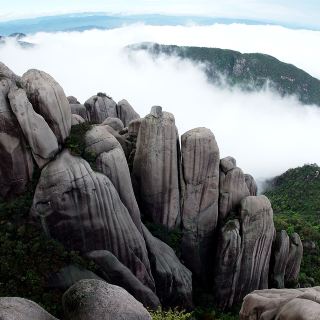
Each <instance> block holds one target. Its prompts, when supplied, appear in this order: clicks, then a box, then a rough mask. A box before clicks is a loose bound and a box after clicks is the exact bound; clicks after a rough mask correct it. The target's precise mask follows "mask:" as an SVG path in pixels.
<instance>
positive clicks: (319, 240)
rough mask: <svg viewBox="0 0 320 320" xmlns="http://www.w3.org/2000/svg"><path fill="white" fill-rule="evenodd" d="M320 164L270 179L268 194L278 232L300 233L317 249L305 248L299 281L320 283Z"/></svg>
mask: <svg viewBox="0 0 320 320" xmlns="http://www.w3.org/2000/svg"><path fill="white" fill-rule="evenodd" d="M319 172H320V167H318V166H317V165H316V164H312V165H304V166H303V167H298V168H295V169H290V170H288V171H287V172H285V173H284V174H282V175H281V176H279V177H276V178H275V179H273V180H271V181H269V182H268V186H267V189H266V191H265V195H266V196H267V197H268V198H269V199H270V201H271V203H272V207H273V210H274V222H275V227H276V229H277V230H278V231H280V230H286V231H287V232H288V234H292V233H293V232H297V233H298V234H299V235H300V237H301V239H302V240H303V241H314V242H315V243H316V245H317V248H316V249H315V250H313V251H310V250H304V256H303V261H302V265H301V273H300V284H301V285H302V286H310V285H320V249H319V248H320V175H319Z"/></svg>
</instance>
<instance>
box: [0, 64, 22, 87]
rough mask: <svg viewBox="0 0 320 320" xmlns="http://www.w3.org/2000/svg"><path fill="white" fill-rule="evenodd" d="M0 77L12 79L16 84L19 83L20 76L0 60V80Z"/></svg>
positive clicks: (0, 78)
mask: <svg viewBox="0 0 320 320" xmlns="http://www.w3.org/2000/svg"><path fill="white" fill-rule="evenodd" d="M2 79H8V80H12V81H13V82H14V83H16V84H20V83H21V77H19V76H17V75H16V74H15V73H14V72H13V71H11V70H10V69H9V68H8V67H7V66H6V65H5V64H4V63H2V62H0V80H2Z"/></svg>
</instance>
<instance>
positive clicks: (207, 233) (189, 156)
mask: <svg viewBox="0 0 320 320" xmlns="http://www.w3.org/2000/svg"><path fill="white" fill-rule="evenodd" d="M181 155H182V184H181V185H182V188H181V189H182V199H183V200H182V209H181V217H182V226H183V237H182V260H183V261H184V263H185V265H186V266H187V267H188V268H189V269H190V270H191V271H192V274H193V276H194V277H196V278H197V279H198V280H200V279H201V278H202V280H203V283H207V282H208V275H209V274H211V273H212V260H213V259H212V258H213V257H212V252H213V251H214V243H213V242H214V232H215V229H216V225H217V222H218V200H219V164H220V156H219V148H218V145H217V142H216V140H215V137H214V135H213V133H212V132H211V131H210V130H209V129H206V128H197V129H193V130H190V131H188V132H186V133H185V134H183V135H182V137H181Z"/></svg>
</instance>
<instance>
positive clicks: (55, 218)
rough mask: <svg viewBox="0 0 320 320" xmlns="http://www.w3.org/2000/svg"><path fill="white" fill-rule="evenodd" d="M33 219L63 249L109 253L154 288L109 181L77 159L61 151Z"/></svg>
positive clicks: (137, 238)
mask: <svg viewBox="0 0 320 320" xmlns="http://www.w3.org/2000/svg"><path fill="white" fill-rule="evenodd" d="M31 216H32V218H33V219H35V220H37V221H39V222H40V223H41V224H42V227H43V229H44V231H45V232H46V233H47V234H48V235H49V236H51V237H52V238H54V239H57V240H58V241H60V242H62V243H63V244H64V245H65V246H66V247H67V248H70V249H72V250H78V251H80V252H82V253H86V252H90V251H94V250H108V251H110V252H112V253H113V254H114V255H115V256H116V257H117V258H118V259H119V261H120V262H121V263H123V264H124V265H126V266H127V267H128V268H129V269H130V270H131V271H132V272H133V274H134V275H135V276H136V277H137V278H138V279H139V280H140V281H141V282H142V283H143V284H145V285H147V286H148V287H150V288H151V289H154V281H153V278H152V275H151V270H150V264H149V259H148V253H147V249H146V246H145V242H144V239H143V237H142V235H141V233H140V232H139V230H138V229H137V227H136V226H135V224H134V223H133V221H132V218H131V217H130V215H129V213H128V210H127V209H126V207H125V206H124V205H123V203H122V202H121V200H120V197H119V195H118V193H117V191H116V189H115V188H114V186H113V184H112V183H111V182H110V180H109V179H108V178H107V177H106V176H105V175H102V174H100V173H95V172H93V171H92V169H91V168H90V166H89V164H88V163H87V162H86V161H84V160H83V159H81V158H78V157H74V156H71V155H70V153H69V152H68V151H67V150H65V151H63V152H62V153H61V154H60V155H59V156H58V157H57V158H56V159H55V160H54V161H52V162H50V163H49V164H48V165H47V166H46V167H45V168H44V169H43V170H42V173H41V177H40V180H39V182H38V185H37V188H36V192H35V195H34V201H33V207H32V210H31Z"/></svg>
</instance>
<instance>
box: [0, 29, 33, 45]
mask: <svg viewBox="0 0 320 320" xmlns="http://www.w3.org/2000/svg"><path fill="white" fill-rule="evenodd" d="M25 37H26V35H25V34H24V33H20V32H15V33H12V34H10V35H9V36H0V46H1V45H3V44H5V43H6V41H7V39H15V41H16V42H17V44H18V45H20V46H21V47H22V48H32V47H34V44H33V43H30V42H26V41H23V38H25Z"/></svg>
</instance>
